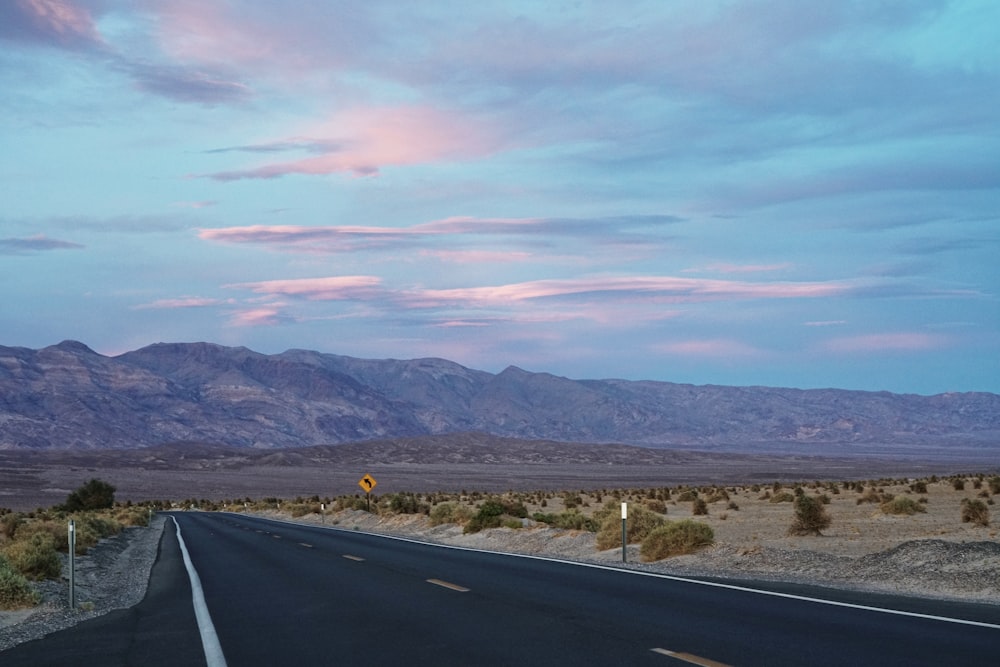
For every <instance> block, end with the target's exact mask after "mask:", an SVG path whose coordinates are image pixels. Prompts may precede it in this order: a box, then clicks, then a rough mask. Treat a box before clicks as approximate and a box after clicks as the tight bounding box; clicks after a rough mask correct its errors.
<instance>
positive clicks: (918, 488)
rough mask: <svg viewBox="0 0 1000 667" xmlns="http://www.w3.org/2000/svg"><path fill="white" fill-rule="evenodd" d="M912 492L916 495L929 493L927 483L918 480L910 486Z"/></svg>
mask: <svg viewBox="0 0 1000 667" xmlns="http://www.w3.org/2000/svg"><path fill="white" fill-rule="evenodd" d="M910 491H913V492H914V493H927V482H924V481H922V480H917V481H916V482H914V483H913V484H910Z"/></svg>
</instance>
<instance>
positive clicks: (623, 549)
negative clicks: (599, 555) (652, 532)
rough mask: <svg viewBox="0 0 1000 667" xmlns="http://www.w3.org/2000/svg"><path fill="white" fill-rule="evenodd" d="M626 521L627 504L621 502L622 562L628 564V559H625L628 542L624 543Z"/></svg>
mask: <svg viewBox="0 0 1000 667" xmlns="http://www.w3.org/2000/svg"><path fill="white" fill-rule="evenodd" d="M627 520H628V503H626V502H622V562H623V563H626V562H628V558H626V556H625V549H626V547H627V546H628V542H627V541H626V539H627V537H626V533H627V531H626V530H625V522H626V521H627Z"/></svg>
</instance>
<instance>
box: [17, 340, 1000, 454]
mask: <svg viewBox="0 0 1000 667" xmlns="http://www.w3.org/2000/svg"><path fill="white" fill-rule="evenodd" d="M472 431H475V432H481V433H485V434H490V435H494V436H501V437H507V438H521V439H540V440H541V439H545V440H555V441H562V442H591V443H624V444H638V445H645V446H654V447H688V448H690V447H701V448H713V447H718V446H720V445H726V446H739V447H741V448H746V449H747V451H751V450H755V449H758V450H760V449H766V448H768V447H775V446H778V447H782V448H785V449H786V450H787V449H789V448H792V449H794V450H795V451H799V450H801V451H802V453H809V454H826V453H829V452H830V446H831V445H837V444H852V445H857V444H872V445H886V446H904V445H911V444H913V445H920V446H924V447H926V446H929V445H938V444H940V445H948V446H950V445H961V446H966V447H969V446H971V447H976V448H979V447H988V448H989V447H997V446H998V444H997V443H998V442H1000V396H998V395H996V394H990V393H961V394H940V395H936V396H917V395H910V394H892V393H888V392H862V391H849V390H839V389H810V390H801V389H782V388H770V387H724V386H712V385H706V386H695V385H688V384H674V383H669V382H653V381H626V380H571V379H567V378H563V377H558V376H555V375H550V374H548V373H532V372H528V371H525V370H522V369H519V368H516V367H513V366H512V367H509V368H507V369H506V370H504V371H502V372H500V373H497V374H493V373H488V372H485V371H478V370H473V369H469V368H466V367H464V366H461V365H460V364H457V363H454V362H451V361H447V360H444V359H413V360H405V361H401V360H393V359H384V360H371V359H357V358H352V357H346V356H340V355H335V354H326V353H320V352H315V351H309V350H288V351H287V352H283V353H281V354H274V355H266V354H261V353H257V352H253V351H251V350H248V349H246V348H243V347H224V346H221V345H215V344H211V343H158V344H155V345H150V346H148V347H144V348H141V349H139V350H135V351H133V352H127V353H125V354H122V355H119V356H115V357H107V356H104V355H101V354H98V353H96V352H94V351H93V350H91V349H90V348H89V347H87V346H86V345H84V344H82V343H79V342H76V341H64V342H62V343H60V344H58V345H54V346H50V347H46V348H43V349H39V350H32V349H28V348H19V347H3V346H0V448H2V449H22V448H34V449H49V448H64V449H105V448H113V449H128V448H137V447H148V446H153V445H158V444H163V443H169V442H176V441H199V442H212V443H219V444H225V445H229V446H235V447H253V448H286V447H303V446H311V445H326V444H338V443H346V442H357V441H363V440H374V439H384V438H400V437H414V436H421V435H435V434H449V433H462V432H472Z"/></svg>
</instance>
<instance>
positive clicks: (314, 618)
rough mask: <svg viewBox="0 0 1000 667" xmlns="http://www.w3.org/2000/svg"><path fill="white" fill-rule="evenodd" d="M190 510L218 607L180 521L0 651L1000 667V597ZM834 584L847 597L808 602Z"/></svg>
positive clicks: (110, 661) (106, 657) (70, 659)
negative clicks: (979, 601) (792, 580)
mask: <svg viewBox="0 0 1000 667" xmlns="http://www.w3.org/2000/svg"><path fill="white" fill-rule="evenodd" d="M172 516H174V517H175V519H176V521H177V523H178V524H179V527H180V531H179V533H180V535H181V538H180V539H181V540H182V541H183V543H184V545H185V546H186V549H187V551H188V554H189V558H190V564H191V566H193V569H194V571H196V572H197V575H198V579H199V580H200V592H201V593H202V594H203V600H204V608H203V610H202V614H201V616H202V618H201V619H199V618H198V616H197V615H196V612H195V607H196V606H197V605H198V597H199V596H198V594H196V593H195V592H194V591H195V590H197V589H198V586H197V585H196V586H195V587H194V588H193V587H192V582H191V578H190V576H189V572H188V568H187V567H185V563H184V557H183V555H182V552H181V548H180V542H179V541H178V535H177V533H178V531H177V530H176V529H175V526H174V522H172V521H168V522H167V524H166V525H167V528H166V529H165V531H164V535H163V538H162V541H161V545H160V554H159V557H158V559H157V562H156V564H155V565H154V568H153V572H152V574H151V579H150V587H149V591H148V593H147V595H146V598H145V599H144V600H143V601H142V602H141V603H140V604H139V605H136V606H135V607H132V608H131V609H127V610H120V611H116V612H112V613H111V614H108V615H105V616H102V617H100V618H97V619H92V620H90V621H87V622H84V623H81V624H79V625H77V626H75V627H73V628H69V629H67V630H64V631H62V632H58V633H55V634H53V635H50V636H49V637H46V638H43V639H41V640H37V641H35V642H30V643H27V644H22V645H21V646H18V647H14V648H13V649H10V650H8V651H5V652H3V653H0V665H3V666H4V667H17V666H18V665H31V666H32V667H39V666H41V665H60V666H62V665H96V664H100V665H143V666H148V667H156V666H157V665H170V666H176V665H206V664H209V665H212V666H213V667H214V666H216V665H221V664H228V665H229V667H253V666H261V667H264V666H267V667H271V666H274V665H296V666H302V665H356V666H358V667H362V666H364V667H370V666H374V665H435V666H442V665H463V666H468V665H546V666H551V665H625V664H627V665H658V666H660V667H671V666H672V665H684V664H702V665H714V664H722V665H838V666H839V665H867V664H873V665H879V666H880V667H887V666H889V665H908V666H912V665H940V664H993V663H994V662H995V661H996V656H997V654H998V649H1000V607H995V606H986V605H972V604H959V603H941V602H935V601H929V600H914V599H907V598H893V597H889V596H869V595H862V594H859V593H838V592H833V591H826V590H823V589H805V588H802V587H791V586H783V587H779V590H778V592H777V594H776V593H775V592H774V589H773V588H772V591H771V592H764V593H762V592H756V591H749V590H743V589H742V588H741V587H734V586H718V585H711V584H705V583H698V582H692V581H686V580H678V579H676V578H670V577H662V576H649V575H648V574H646V575H643V574H636V573H635V572H632V571H626V570H621V569H619V568H614V567H593V566H582V565H575V564H569V563H565V562H559V561H552V560H546V559H539V558H525V557H516V556H510V555H503V554H493V553H486V552H477V551H472V550H466V549H458V548H449V547H440V546H433V545H427V544H422V543H417V542H413V541H409V540H401V539H392V538H386V537H381V536H375V535H368V534H364V533H360V532H355V531H350V530H339V529H333V528H329V527H328V528H322V527H310V526H302V525H296V524H290V523H282V522H273V521H267V520H263V519H257V518H253V517H247V516H243V515H236V514H222V513H200V512H181V513H174V514H173V515H172ZM820 594H822V595H824V596H825V597H828V598H829V597H831V596H833V600H832V601H833V603H832V604H830V603H826V602H821V601H817V600H813V599H807V598H810V597H814V596H817V595H820ZM864 607H887V608H891V609H892V610H894V611H890V612H886V611H880V610H876V609H867V608H864ZM900 612H901V613H900ZM949 619H954V620H949ZM206 620H207V624H206ZM206 655H207V656H208V658H206Z"/></svg>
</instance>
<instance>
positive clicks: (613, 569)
mask: <svg viewBox="0 0 1000 667" xmlns="http://www.w3.org/2000/svg"><path fill="white" fill-rule="evenodd" d="M232 514H235V515H236V516H249V517H250V518H253V519H261V520H262V521H275V522H278V523H288V524H292V525H295V526H305V527H310V528H326V529H327V530H339V531H341V532H345V533H355V534H358V533H360V534H362V535H371V536H373V537H383V538H385V539H387V540H399V541H400V542H412V543H414V544H423V545H426V546H429V547H440V548H442V549H455V550H457V551H478V552H481V553H488V554H495V555H497V556H513V557H516V558H528V559H531V560H544V561H549V562H552V563H563V564H565V565H576V566H579V567H592V568H594V569H597V570H608V571H609V572H621V573H623V574H635V575H639V576H643V577H654V578H656V579H667V580H670V581H680V582H683V583H686V584H696V585H698V586H711V587H713V588H724V589H726V590H731V591H741V592H743V593H756V594H758V595H769V596H771V597H777V598H785V599H789V600H801V601H803V602H814V603H816V604H825V605H830V606H832V607H846V608H848V609H860V610H863V611H873V612H876V613H879V614H894V615H896V616H909V617H911V618H922V619H925V620H930V621H941V622H944V623H959V624H961V625H973V626H976V627H979V628H991V629H993V630H1000V624H996V623H986V622H983V621H970V620H967V619H964V618H951V617H950V616H935V615H934V614H921V613H919V612H915V611H903V610H902V609H888V608H886V607H871V606H869V605H863V604H857V603H855V602H840V601H837V600H824V599H823V598H813V597H808V596H806V595H795V594H794V593H781V592H778V591H768V590H764V589H760V588H749V587H747V586H738V585H736V584H724V583H722V582H718V581H703V580H701V579H690V578H688V577H679V576H677V575H674V574H663V573H662V572H642V571H641V570H628V569H625V568H621V567H612V566H610V565H601V564H600V563H586V562H583V561H575V560H565V559H562V558H552V557H550V556H535V555H532V554H518V553H510V552H507V551H490V550H489V549H474V548H472V547H463V546H458V545H456V544H439V543H436V542H424V541H423V540H417V539H414V538H412V537H402V536H399V535H385V534H383V533H369V532H366V531H363V530H354V529H350V528H341V527H339V526H312V525H311V524H308V523H299V522H296V521H287V520H285V519H267V518H264V517H257V516H253V515H247V514H240V513H239V512H232Z"/></svg>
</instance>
